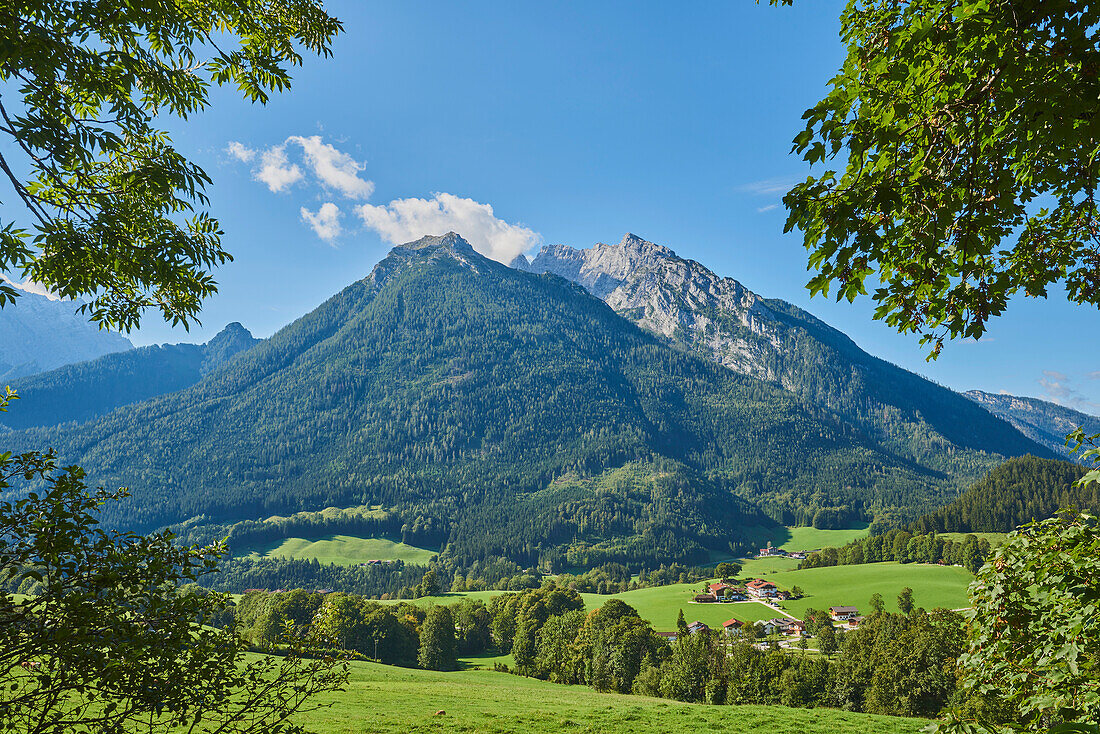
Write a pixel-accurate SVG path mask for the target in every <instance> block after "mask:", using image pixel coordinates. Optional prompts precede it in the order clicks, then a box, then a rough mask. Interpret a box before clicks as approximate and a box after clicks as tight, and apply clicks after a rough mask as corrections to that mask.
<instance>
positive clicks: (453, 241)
mask: <svg viewBox="0 0 1100 734" xmlns="http://www.w3.org/2000/svg"><path fill="white" fill-rule="evenodd" d="M443 258H451V259H453V260H455V261H456V262H458V263H460V264H462V265H463V266H465V267H468V268H470V269H471V270H473V271H475V272H480V265H481V264H482V263H485V262H488V260H487V259H486V258H485V257H483V256H482V255H480V254H478V253H477V252H476V251H475V250H474V248H473V246H472V245H470V243H469V242H467V241H466V240H464V239H463V238H462V236H461V235H459V234H458V233H457V232H448V233H447V234H444V235H425V236H424V237H421V238H420V239H418V240H414V241H412V242H406V243H405V244H403V245H397V246H395V247H394V248H393V249H392V250H390V253H389V254H388V255H386V257H384V258H382V261H381V262H379V263H378V264H377V265H375V266H374V270H372V271H371V274H370V275H369V276H368V280H370V281H371V282H373V283H374V284H375V285H382V284H383V283H385V282H386V281H387V280H389V278H390V277H392V276H393V275H394V273H397V272H398V271H400V270H402V269H403V268H404V267H406V266H408V265H411V264H413V263H417V262H434V261H437V260H441V259H443Z"/></svg>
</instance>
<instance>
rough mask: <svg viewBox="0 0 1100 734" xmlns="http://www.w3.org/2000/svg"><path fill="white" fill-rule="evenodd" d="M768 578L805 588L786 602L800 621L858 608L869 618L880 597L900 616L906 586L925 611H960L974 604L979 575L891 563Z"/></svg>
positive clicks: (784, 585) (953, 568)
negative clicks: (970, 595)
mask: <svg viewBox="0 0 1100 734" xmlns="http://www.w3.org/2000/svg"><path fill="white" fill-rule="evenodd" d="M762 578H765V579H767V580H768V581H771V582H772V583H774V584H776V585H778V586H779V588H781V589H790V588H791V587H793V586H799V587H801V588H802V591H803V592H804V593H805V594H806V596H804V597H803V598H801V599H794V600H791V601H786V602H783V608H784V609H786V610H787V611H789V612H790V613H791V614H794V615H795V616H796V617H797V616H801V615H802V614H804V613H805V611H806V609H808V608H810V607H812V608H814V609H824V608H826V607H831V606H854V607H858V608H859V610H860V612H861V613H866V612H869V611H870V607H869V606H868V601H869V600H870V598H871V595H872V594H875V593H878V594H882V598H883V600H884V601H885V602H886V609H887V611H897V596H898V593H899V592H900V591H901V590H902V589H903V588H905V587H906V586H908V587H909V588H911V589H912V590H913V600H914V601H915V602H916V604H917V606H919V607H924V608H925V609H933V608H935V607H945V608H947V609H959V608H962V607H965V606H967V605H968V604H969V603H970V602H969V600H968V599H967V596H966V587H967V586H968V585H969V584H970V581H971V579H972V578H973V576H972V575H971V574H970V572H969V571H967V570H966V569H965V568H959V567H957V566H939V565H934V564H928V563H905V564H901V563H894V562H889V563H862V564H858V565H853V566H827V567H825V568H808V569H804V570H802V571H780V572H778V573H771V574H767V575H763V576H762Z"/></svg>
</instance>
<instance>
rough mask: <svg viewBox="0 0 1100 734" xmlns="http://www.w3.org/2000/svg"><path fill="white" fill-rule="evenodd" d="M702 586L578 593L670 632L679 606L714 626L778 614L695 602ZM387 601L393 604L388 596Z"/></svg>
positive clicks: (588, 604)
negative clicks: (622, 607) (618, 604)
mask: <svg viewBox="0 0 1100 734" xmlns="http://www.w3.org/2000/svg"><path fill="white" fill-rule="evenodd" d="M702 586H703V582H702V581H700V582H699V583H697V584H672V585H670V586H655V587H653V588H649V589H636V590H634V591H624V592H622V593H621V594H606V595H605V594H581V598H582V599H584V605H585V608H586V609H588V610H589V611H591V610H593V609H599V608H600V607H601V606H603V605H604V604H605V603H606V602H607V600H608V599H621V600H622V601H623V602H625V603H626V604H629V605H630V606H632V607H634V609H636V610H637V611H638V615H639V616H640V617H641V618H642V619H645V620H648V621H649V623H650V624H652V625H653V627H654V629H656V630H657V631H658V632H673V631H675V630H676V618H677V616H678V615H679V613H680V610H681V609H683V610H684V617H685V619H686V620H687V621H688V622H693V621H695V620H699V621H700V622H703V623H704V624H707V625H709V626H711V627H714V628H720V627H721V625H722V623H723V622H725V621H726V620H727V619H739V620H741V621H742V622H755V621H757V620H760V619H771V618H772V617H778V616H782V615H781V614H780V613H779V612H777V611H775V610H774V609H771V608H769V607H767V606H765V605H763V604H760V603H757V602H738V603H733V604H695V603H694V602H692V601H691V600H692V597H694V596H695V595H696V594H697V593H699V589H700V588H701V587H702ZM506 593H508V592H506V591H467V592H452V593H447V594H439V595H437V596H424V597H421V598H419V599H408V600H406V601H409V602H411V603H413V604H416V605H418V606H431V605H433V604H454V603H455V602H457V601H459V600H460V599H462V598H463V597H472V598H474V599H480V600H482V601H483V602H485V603H486V604H488V603H489V602H490V601H491V600H492V598H493V597H494V596H500V595H501V594H506ZM389 603H390V604H396V603H397V602H396V601H395V600H391V601H390V602H389Z"/></svg>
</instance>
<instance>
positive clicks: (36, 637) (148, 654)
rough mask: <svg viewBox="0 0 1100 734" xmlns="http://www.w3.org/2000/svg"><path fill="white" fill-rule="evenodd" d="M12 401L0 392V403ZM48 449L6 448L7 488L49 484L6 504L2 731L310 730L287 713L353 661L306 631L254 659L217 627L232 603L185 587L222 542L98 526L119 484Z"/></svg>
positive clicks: (335, 685)
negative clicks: (203, 543)
mask: <svg viewBox="0 0 1100 734" xmlns="http://www.w3.org/2000/svg"><path fill="white" fill-rule="evenodd" d="M14 397H15V395H14V394H13V393H12V391H11V389H10V388H9V389H7V390H6V393H5V394H4V395H0V411H2V410H5V409H6V407H7V405H8V402H9V401H10V400H11V399H13V398H14ZM83 477H84V473H83V471H82V470H81V469H80V468H79V467H68V468H65V469H61V470H59V469H58V468H57V465H56V459H55V456H54V455H53V453H52V452H47V453H39V452H30V453H26V454H21V455H18V456H12V454H11V453H10V452H9V453H5V454H0V491H2V490H5V489H8V488H10V486H11V483H12V482H13V481H16V480H19V479H22V480H24V481H30V480H33V479H39V480H43V481H45V483H46V489H45V490H43V491H41V492H32V493H30V494H28V495H27V496H26V497H25V498H23V499H20V500H17V501H14V502H4V503H0V549H2V550H0V587H2V588H4V589H12V588H18V589H22V590H25V591H29V592H31V595H30V596H26V597H22V598H21V597H17V596H15V595H13V594H11V593H9V591H0V731H5V732H8V731H10V732H20V733H21V734H33V733H37V732H54V731H89V732H90V731H97V732H121V731H149V732H161V731H164V732H167V731H174V730H187V731H196V730H197V731H208V732H223V733H225V734H230V733H237V734H244V733H245V732H257V733H258V732H264V733H265V734H266V733H267V732H287V733H288V734H292V733H293V732H299V731H302V729H301V728H300V727H299V726H297V725H293V724H290V723H289V722H288V718H289V717H290V716H292V715H294V714H295V713H298V712H301V711H309V710H312V709H314V708H316V704H314V703H313V702H312V701H311V700H310V699H311V698H312V697H313V696H314V695H315V694H317V693H323V692H326V691H336V690H340V689H341V688H342V687H343V685H344V683H345V681H346V679H347V670H346V667H341V666H340V664H339V663H338V661H337V660H336V659H334V658H332V657H331V656H329V655H327V654H325V653H324V646H323V645H322V644H321V643H320V642H319V641H315V640H313V639H312V638H311V637H301V636H296V637H286V638H284V639H283V644H284V646H285V647H284V652H285V654H284V655H283V656H282V657H280V658H275V657H265V658H261V659H258V660H253V661H248V660H247V659H246V658H245V652H246V651H247V650H248V643H247V642H246V641H245V640H244V639H243V638H242V637H240V636H239V635H238V634H236V632H235V631H234V630H232V629H230V630H222V629H217V628H216V627H214V626H212V625H214V624H215V622H216V621H217V618H218V616H219V614H220V612H221V610H222V607H223V606H224V604H225V603H226V599H225V597H223V596H220V595H211V594H201V593H193V592H191V593H188V592H186V591H185V590H184V589H182V588H181V587H180V586H179V584H180V583H182V582H186V581H193V580H194V579H196V578H198V577H199V576H201V575H202V574H204V573H208V572H210V571H211V570H213V568H214V566H215V564H216V561H217V559H216V555H217V553H216V551H217V549H216V548H198V547H186V548H181V547H179V546H177V545H176V544H175V543H174V542H173V536H172V535H171V534H169V533H158V534H154V535H150V536H146V537H142V536H137V535H133V534H130V533H118V532H116V533H108V532H105V531H103V530H100V529H98V528H97V527H96V525H97V519H96V515H97V514H98V509H99V507H100V505H102V504H103V503H104V502H106V501H109V500H117V499H120V498H121V497H123V496H125V491H118V492H113V493H112V492H106V491H104V490H98V491H96V492H89V491H88V489H87V487H86V485H85V484H84V481H83Z"/></svg>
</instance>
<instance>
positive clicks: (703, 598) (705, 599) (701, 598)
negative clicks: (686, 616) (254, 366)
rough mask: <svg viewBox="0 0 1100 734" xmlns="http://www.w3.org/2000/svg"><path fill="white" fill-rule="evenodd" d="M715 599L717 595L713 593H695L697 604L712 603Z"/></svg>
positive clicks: (716, 599)
mask: <svg viewBox="0 0 1100 734" xmlns="http://www.w3.org/2000/svg"><path fill="white" fill-rule="evenodd" d="M716 601H718V597H716V596H715V595H714V594H696V595H695V602H696V603H697V604H713V603H714V602H716Z"/></svg>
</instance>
